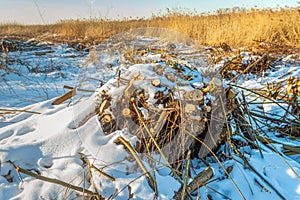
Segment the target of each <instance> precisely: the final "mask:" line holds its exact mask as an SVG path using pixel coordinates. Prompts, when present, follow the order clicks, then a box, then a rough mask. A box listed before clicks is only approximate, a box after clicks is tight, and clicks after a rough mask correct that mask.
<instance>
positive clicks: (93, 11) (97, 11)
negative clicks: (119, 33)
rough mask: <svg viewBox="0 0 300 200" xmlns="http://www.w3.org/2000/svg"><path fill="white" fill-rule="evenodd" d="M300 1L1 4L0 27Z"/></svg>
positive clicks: (35, 0)
mask: <svg viewBox="0 0 300 200" xmlns="http://www.w3.org/2000/svg"><path fill="white" fill-rule="evenodd" d="M297 1H299V0H264V1H263V0H206V1H205V0H147V1H143V0H0V23H1V22H2V23H5V22H18V23H25V24H42V23H54V22H56V21H59V20H60V19H74V18H89V17H97V18H99V17H102V18H123V17H130V16H132V17H143V16H145V17H149V16H151V14H152V13H159V11H166V8H178V7H179V8H189V9H195V10H197V11H198V12H213V11H214V10H217V9H219V8H231V7H234V6H240V7H246V8H250V7H254V6H258V7H276V6H281V7H284V6H297V5H298V4H297Z"/></svg>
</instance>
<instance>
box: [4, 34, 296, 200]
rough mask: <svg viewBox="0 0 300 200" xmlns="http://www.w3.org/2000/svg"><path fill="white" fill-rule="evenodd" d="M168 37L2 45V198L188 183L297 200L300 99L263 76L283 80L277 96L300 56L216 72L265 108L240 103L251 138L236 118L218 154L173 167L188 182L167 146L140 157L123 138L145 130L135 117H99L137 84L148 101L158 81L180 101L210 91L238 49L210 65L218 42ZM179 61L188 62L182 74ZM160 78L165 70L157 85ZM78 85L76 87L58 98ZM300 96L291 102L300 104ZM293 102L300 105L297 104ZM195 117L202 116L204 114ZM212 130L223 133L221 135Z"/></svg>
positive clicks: (159, 190)
mask: <svg viewBox="0 0 300 200" xmlns="http://www.w3.org/2000/svg"><path fill="white" fill-rule="evenodd" d="M118 37H120V36H116V38H118ZM164 37H166V36H164ZM168 38H169V40H162V39H159V38H157V37H152V38H151V37H149V36H147V37H145V36H144V37H142V36H138V37H134V39H132V40H129V41H126V40H122V38H121V39H115V38H113V39H111V40H108V41H106V42H105V43H103V44H101V45H98V46H95V47H89V48H88V49H84V48H82V49H78V48H74V46H70V45H66V44H51V43H45V42H39V41H37V40H35V39H31V40H29V41H24V42H21V41H18V42H19V43H18V45H19V47H20V48H19V49H16V50H14V51H9V52H4V51H2V52H1V53H0V55H1V56H0V57H1V58H0V59H1V62H0V64H1V66H0V81H1V85H0V199H3V200H6V199H101V198H105V199H156V198H157V199H173V198H177V199H181V193H180V194H177V196H176V195H175V194H176V193H177V191H179V190H180V188H181V187H183V185H184V182H186V184H187V192H185V193H186V194H185V198H186V199H190V198H192V199H213V200H219V199H233V200H237V199H247V200H248V199H249V200H250V199H257V200H259V199H272V200H275V199H288V200H296V199H300V156H299V147H300V141H299V139H300V138H299V137H300V133H299V130H300V129H299V124H300V121H299V113H300V111H298V112H296V111H295V110H294V111H295V112H294V111H293V112H292V111H291V112H289V111H290V110H291V109H292V107H291V106H289V105H288V104H286V102H285V101H280V100H278V99H276V97H275V98H273V99H272V98H264V97H263V96H262V95H260V94H262V93H260V91H262V90H261V89H262V88H265V87H266V84H267V83H268V84H272V83H282V84H283V85H282V87H281V89H280V91H278V93H279V94H281V93H284V92H285V91H290V89H291V88H289V84H284V82H285V81H287V80H291V78H294V79H293V80H296V82H295V81H294V82H293V84H294V85H293V86H291V87H293V89H294V88H296V89H297V87H298V90H299V88H300V84H299V83H300V80H299V77H300V62H299V54H290V55H278V61H276V62H273V63H272V66H271V67H270V68H268V69H266V70H265V71H264V72H257V73H245V74H243V75H241V76H238V74H239V72H241V71H235V70H229V69H228V71H227V73H226V74H227V77H225V78H223V79H222V80H221V79H218V78H216V77H217V76H215V77H214V79H213V80H221V81H222V85H223V87H224V88H229V87H230V86H231V87H232V88H233V89H234V91H235V92H236V94H237V96H236V98H237V99H239V100H242V99H244V100H245V101H247V102H251V103H249V104H248V107H247V109H248V111H249V112H251V113H254V114H255V113H256V114H257V115H262V116H263V117H260V118H259V119H260V121H258V120H257V121H254V119H252V118H251V117H250V114H249V115H247V113H246V112H244V113H245V118H246V120H248V121H250V122H252V126H253V127H251V128H252V129H253V130H256V132H255V133H254V134H255V135H256V136H257V137H255V138H254V140H253V141H252V142H253V144H252V143H248V141H247V137H242V136H241V135H240V134H234V133H235V132H238V127H237V126H235V125H234V122H233V119H229V120H231V121H232V123H231V121H230V122H229V124H232V127H230V129H231V130H232V132H233V135H232V136H231V140H230V141H235V142H234V144H233V146H234V148H233V146H232V145H230V144H228V142H223V143H222V144H221V145H219V146H218V150H217V151H215V154H214V155H217V158H216V157H214V156H213V154H212V153H210V154H208V155H207V156H206V157H204V158H202V159H197V158H193V159H191V160H188V159H186V160H184V161H183V168H181V169H180V170H179V172H178V173H177V175H178V176H179V179H180V180H178V177H176V176H177V175H176V176H175V175H174V173H175V172H174V171H173V170H174V169H171V166H170V165H169V164H168V162H166V161H165V160H164V159H162V157H163V156H162V154H159V153H157V152H152V153H151V154H147V153H136V154H135V155H137V156H138V159H140V161H141V163H142V164H140V163H139V162H138V159H137V158H136V157H135V156H134V154H132V152H131V151H130V147H128V146H126V145H124V144H126V142H123V143H122V142H121V144H120V140H121V139H124V140H125V141H127V144H129V146H131V147H135V146H136V143H137V141H138V139H139V137H138V136H137V135H135V134H134V133H133V132H131V131H130V129H131V128H132V127H130V126H129V125H128V124H127V126H126V124H125V125H124V127H118V128H117V129H109V130H108V132H109V131H110V130H111V132H109V133H107V131H105V130H104V127H103V124H101V123H102V121H101V120H108V121H110V120H111V119H109V118H108V119H106V118H104V119H102V118H101V116H103V115H102V113H100V114H101V116H100V114H99V113H98V112H101V111H98V110H99V109H100V110H101V109H103V110H102V112H103V113H104V116H113V114H115V115H116V113H113V112H112V111H108V108H107V106H106V105H105V104H104V103H103V102H104V101H105V97H107V96H109V97H110V99H112V100H111V103H110V104H111V105H109V106H117V104H118V103H120V102H119V101H118V99H119V98H122V95H123V94H125V93H126V92H127V91H130V90H129V89H131V87H129V86H130V84H131V83H133V85H134V88H135V89H136V91H146V93H147V95H148V96H149V97H148V99H147V104H148V105H149V106H150V107H151V108H152V107H154V106H155V103H154V101H155V94H156V93H157V92H158V91H161V92H162V94H165V93H166V91H167V89H168V90H173V91H178V94H177V92H174V98H175V99H176V98H179V97H180V96H181V95H184V94H185V92H187V91H194V90H195V88H196V89H198V90H203V91H204V90H205V89H207V88H208V87H206V86H207V85H209V84H211V83H212V82H211V80H212V77H210V78H207V77H205V76H204V74H205V73H210V71H213V72H216V71H221V70H222V68H223V67H224V63H225V62H226V61H228V60H230V59H234V57H226V58H225V57H224V58H223V59H221V60H218V61H217V62H216V63H210V62H209V60H210V59H211V58H214V56H215V54H217V53H216V52H219V51H223V50H222V49H220V48H218V47H197V46H195V44H194V43H190V41H189V40H188V39H186V38H183V39H182V38H180V39H178V40H175V39H174V38H173V37H171V36H170V35H169V36H168ZM6 40H7V41H12V40H10V39H9V38H7V39H6ZM170 40H171V41H172V42H171V41H170ZM2 43H3V41H2ZM15 43H16V41H15ZM233 51H234V54H235V55H238V56H239V57H240V58H241V60H240V64H241V65H244V66H250V65H251V64H249V63H251V62H252V63H253V62H254V63H255V61H260V59H262V57H263V56H261V57H260V56H258V55H253V54H252V52H250V51H247V50H244V51H243V50H240V51H239V52H238V51H237V50H233ZM174 63H176V64H177V65H178V66H179V65H180V66H181V67H182V68H180V70H181V72H180V73H179V75H178V73H177V71H176V70H175V68H174V66H173V65H174ZM250 67H251V66H250ZM250 67H249V70H250ZM161 69H164V70H163V71H160V70H161ZM174 70H175V71H174ZM182 71H183V72H182ZM137 74H138V76H137ZM220 74H221V73H220ZM187 77H188V78H187ZM134 79H136V81H134V82H132V81H131V80H134ZM232 79H235V81H231V80H232ZM153 80H159V81H160V82H159V84H157V85H159V86H156V83H153V82H152V81H153ZM147 81H148V82H147ZM297 81H298V82H297ZM151 83H152V84H151ZM214 83H215V84H216V85H217V82H216V81H215V82H214ZM291 84H292V83H291ZM64 86H69V87H64ZM71 87H72V88H75V89H74V91H75V92H76V95H74V96H73V97H72V98H69V99H67V100H66V101H64V102H62V103H59V104H58V105H53V102H54V101H55V100H56V99H57V98H58V97H59V96H60V95H62V94H64V93H66V92H68V91H69V90H70V88H71ZM162 88H163V89H162ZM296 89H294V90H293V91H296ZM251 90H253V91H256V92H255V93H253V92H251ZM103 91H105V94H104V92H103ZM180 91H183V94H181V92H180ZM130 92H131V91H130ZM296 93H297V91H296ZM296 93H295V94H296ZM298 93H299V91H298ZM176 94H177V95H176ZM205 94H206V96H205V97H203V98H204V103H203V104H204V105H205V106H206V108H207V106H208V102H209V101H211V100H213V99H214V95H213V94H212V93H211V88H209V89H208V92H207V91H206V92H205ZM290 95H291V94H290ZM299 97H300V95H299V96H298V97H297V99H296V100H295V102H299ZM114 102H115V104H116V105H114ZM278 102H279V103H278ZM262 103H264V104H262ZM296 104H298V108H299V103H296ZM101 105H103V108H101ZM161 105H162V104H161ZM188 105H190V104H188ZM104 106H105V108H104ZM99 107H100V108H99ZM157 107H159V106H157ZM95 108H97V111H95ZM192 108H194V107H192ZM293 108H294V107H293ZM152 109H155V108H152ZM197 109H199V110H200V107H198V106H197ZM299 110H300V109H299ZM122 111H124V109H123V110H120V112H122ZM139 111H140V113H142V114H143V116H144V117H145V116H147V115H150V114H149V113H150V111H149V110H147V109H140V108H139ZM108 112H110V113H108ZM105 113H106V114H105ZM130 114H131V113H129V115H130ZM251 116H252V115H251ZM272 118H275V119H278V121H272ZM280 120H282V122H281V123H280ZM287 121H290V122H291V123H290V124H292V122H293V124H295V125H293V126H291V127H292V128H293V129H295V130H296V131H294V132H293V133H291V134H286V135H282V134H279V133H280V131H278V130H277V129H271V128H270V127H276V128H278V129H279V128H284V126H286V125H289V124H285V123H286V122H287ZM190 123H191V124H193V125H195V124H197V123H198V121H197V120H196V119H195V120H191V121H190ZM199 123H200V121H199ZM268 125H269V126H268ZM273 125H274V126H273ZM252 129H251V130H252ZM259 136H260V137H259ZM215 137H216V138H215V139H218V138H219V134H216V135H215ZM120 138H121V139H120ZM258 138H263V139H261V140H259V139H258ZM237 144H239V145H237ZM179 145H180V143H178V144H175V146H174V147H173V146H172V148H175V149H176V147H177V146H179ZM211 145H212V146H211ZM209 147H210V148H213V147H215V145H214V144H210V145H209ZM235 148H236V149H235ZM291 149H292V150H291ZM288 150H289V151H288ZM174 151H175V150H174ZM201 151H203V150H201ZM207 152H208V151H207ZM287 152H290V153H287ZM173 153H174V152H173ZM176 153H177V152H175V154H176ZM179 153H180V152H178V154H179ZM208 153H209V152H208ZM206 154H207V153H206ZM184 156H186V155H185V154H184ZM151 160H152V162H150V161H151ZM153 162H155V164H153ZM187 163H190V164H189V165H190V167H189V168H188V167H186V166H187ZM142 166H143V167H144V169H142ZM153 166H154V167H153ZM187 169H188V170H187ZM145 170H146V171H148V173H145ZM205 170H206V171H207V170H209V171H210V173H211V175H210V177H209V178H208V179H207V180H206V181H205V182H203V183H199V182H198V187H196V188H194V189H193V190H191V189H190V188H191V187H192V186H191V184H190V183H192V182H193V183H195V181H194V180H197V179H196V177H197V175H198V174H199V173H201V172H203V171H205ZM225 170H226V171H225ZM187 171H189V173H188V172H187ZM180 172H182V173H180ZM206 176H208V175H207V174H206ZM149 177H150V178H149ZM43 178H44V179H43ZM45 178H51V180H49V179H45ZM151 180H154V182H155V185H153V184H152V183H151ZM63 183H67V185H63ZM68 184H69V185H68ZM72 186H74V187H77V188H74V187H72ZM155 190H156V191H155ZM181 191H182V190H181Z"/></svg>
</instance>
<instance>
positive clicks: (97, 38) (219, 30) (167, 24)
mask: <svg viewBox="0 0 300 200" xmlns="http://www.w3.org/2000/svg"><path fill="white" fill-rule="evenodd" d="M299 21H300V13H299V8H277V9H263V10H260V9H256V8H252V9H249V10H246V9H242V8H233V9H223V10H218V11H217V12H216V14H207V13H196V12H194V11H193V12H190V11H186V10H183V11H182V10H168V12H167V13H162V14H158V15H153V16H152V17H151V18H149V19H146V18H141V19H123V20H117V21H112V20H104V19H91V20H67V21H61V22H58V23H56V24H51V25H26V26H25V25H17V24H3V25H1V29H0V35H1V36H5V35H9V36H18V37H27V38H30V37H37V38H40V39H47V40H52V41H56V42H67V43H71V42H78V41H81V42H83V43H85V44H86V45H90V44H98V43H99V42H101V41H102V40H103V39H105V38H109V37H111V36H113V35H115V34H117V33H120V32H124V31H127V30H131V29H135V28H140V27H160V28H167V29H170V30H174V31H178V32H180V33H183V34H185V35H187V36H188V37H191V38H193V39H195V40H196V41H198V42H199V44H202V45H209V46H213V45H221V44H223V46H224V47H225V46H226V45H229V46H234V47H240V46H250V45H252V44H253V43H254V41H262V42H276V43H278V42H279V43H284V44H288V45H291V46H297V47H299V44H300V43H299V42H300V24H299ZM224 44H225V45H224Z"/></svg>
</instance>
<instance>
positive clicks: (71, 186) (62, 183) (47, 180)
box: [16, 167, 104, 199]
mask: <svg viewBox="0 0 300 200" xmlns="http://www.w3.org/2000/svg"><path fill="white" fill-rule="evenodd" d="M16 171H17V172H18V173H22V174H26V175H28V176H31V177H33V178H36V179H39V180H42V181H46V182H49V183H54V184H58V185H61V186H63V187H66V188H70V189H73V190H76V191H78V192H82V193H84V194H87V195H90V196H94V197H97V198H98V199H104V197H102V196H100V195H99V194H97V193H94V192H92V191H90V190H87V189H84V188H82V187H78V186H76V185H72V184H70V183H66V182H64V181H61V180H57V179H53V178H48V177H45V176H41V175H38V174H35V173H33V172H30V171H28V170H25V169H23V168H21V167H16Z"/></svg>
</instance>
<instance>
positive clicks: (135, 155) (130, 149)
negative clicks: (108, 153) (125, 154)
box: [117, 137, 158, 196]
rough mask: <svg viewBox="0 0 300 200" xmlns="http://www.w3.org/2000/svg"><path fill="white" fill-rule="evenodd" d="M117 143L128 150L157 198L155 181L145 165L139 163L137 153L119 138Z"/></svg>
mask: <svg viewBox="0 0 300 200" xmlns="http://www.w3.org/2000/svg"><path fill="white" fill-rule="evenodd" d="M117 142H120V143H121V144H123V145H124V146H125V148H126V149H128V150H129V151H130V153H131V154H132V155H133V157H134V158H135V160H136V162H137V163H138V165H139V166H140V167H141V169H142V170H143V172H144V173H145V175H146V177H147V180H148V182H149V185H150V187H151V188H152V189H153V191H154V192H155V196H158V194H157V186H156V181H155V179H153V177H152V176H151V175H150V173H149V172H148V171H147V169H146V167H145V165H144V164H143V162H142V161H141V159H140V158H139V157H138V155H137V153H136V152H135V150H134V148H133V147H132V146H131V145H130V144H129V143H128V142H127V141H126V140H125V139H124V138H123V137H119V138H118V140H117Z"/></svg>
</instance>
